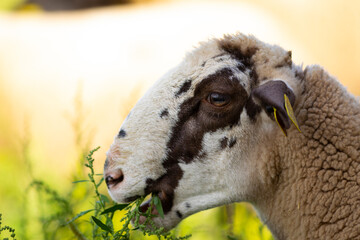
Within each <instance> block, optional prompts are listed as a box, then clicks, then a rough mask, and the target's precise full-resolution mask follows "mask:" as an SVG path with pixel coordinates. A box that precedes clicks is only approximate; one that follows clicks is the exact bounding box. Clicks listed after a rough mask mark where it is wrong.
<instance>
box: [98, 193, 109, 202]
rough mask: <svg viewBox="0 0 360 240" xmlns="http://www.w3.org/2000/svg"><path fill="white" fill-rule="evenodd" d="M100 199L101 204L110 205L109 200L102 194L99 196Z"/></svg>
mask: <svg viewBox="0 0 360 240" xmlns="http://www.w3.org/2000/svg"><path fill="white" fill-rule="evenodd" d="M100 198H101V201H102V202H107V203H110V201H109V198H108V197H107V196H105V195H104V194H100Z"/></svg>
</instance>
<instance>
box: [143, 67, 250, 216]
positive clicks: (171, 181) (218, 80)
mask: <svg viewBox="0 0 360 240" xmlns="http://www.w3.org/2000/svg"><path fill="white" fill-rule="evenodd" d="M214 92H215V93H219V94H223V95H226V96H228V97H229V98H230V102H229V103H228V104H226V105H225V106H222V107H217V106H215V105H212V104H211V103H209V102H208V101H207V98H208V96H209V95H210V94H211V93H214ZM247 98H248V94H247V92H246V91H245V89H244V88H243V87H242V86H241V84H240V81H239V79H237V78H236V77H235V76H234V73H233V71H232V70H231V69H229V68H225V69H222V70H220V71H218V72H216V73H214V74H212V75H210V76H208V77H207V78H205V79H204V80H202V81H201V82H200V83H199V84H197V86H196V88H195V91H194V96H193V97H191V98H189V99H187V100H185V101H184V102H183V103H182V104H181V106H180V111H179V113H178V121H177V123H176V124H175V125H174V127H173V128H172V131H171V133H172V134H171V136H170V140H169V142H168V143H167V149H168V154H167V157H166V159H164V161H163V166H164V168H165V169H166V173H165V174H164V175H163V176H161V177H160V178H158V179H157V180H152V179H148V181H147V184H148V185H147V188H146V190H145V192H146V193H147V194H148V193H151V192H164V193H165V194H166V196H167V197H168V199H169V201H166V202H164V203H163V204H165V206H163V208H164V212H165V213H166V212H169V211H170V210H171V207H172V204H173V198H174V190H175V188H176V187H177V185H178V183H179V181H180V179H181V178H182V176H183V171H182V170H181V168H180V166H179V163H180V162H182V163H190V162H192V161H194V159H196V158H198V157H199V155H200V154H201V150H202V140H203V137H204V135H205V133H207V132H214V131H216V130H218V129H222V128H225V127H228V126H232V125H236V124H239V121H240V114H241V112H242V110H243V107H244V105H245V102H246V100H247Z"/></svg>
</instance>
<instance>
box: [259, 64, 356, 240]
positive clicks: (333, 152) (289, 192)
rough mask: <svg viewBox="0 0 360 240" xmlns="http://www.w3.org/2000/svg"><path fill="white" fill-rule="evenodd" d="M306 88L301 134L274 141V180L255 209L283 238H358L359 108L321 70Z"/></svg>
mask: <svg viewBox="0 0 360 240" xmlns="http://www.w3.org/2000/svg"><path fill="white" fill-rule="evenodd" d="M302 84H303V86H304V91H303V95H302V97H301V98H299V101H298V103H297V105H296V106H295V108H296V109H297V113H296V114H297V117H298V121H299V123H300V126H301V129H302V134H299V133H298V132H297V130H296V129H295V127H293V128H291V129H290V130H289V132H288V137H287V138H285V137H283V136H282V135H281V133H280V134H278V136H277V139H278V140H277V141H271V142H272V144H273V145H272V146H268V147H269V148H270V149H275V150H274V151H272V152H271V154H270V155H269V154H268V155H267V157H265V156H262V158H263V159H266V162H264V166H265V167H264V169H265V170H264V171H266V172H267V174H270V176H272V177H271V179H272V180H271V181H270V182H269V181H268V182H266V181H264V182H265V183H266V184H267V185H268V186H266V187H264V192H266V194H263V196H266V197H261V198H259V199H260V201H258V202H256V204H255V206H256V207H257V209H258V210H259V212H260V215H261V217H262V218H263V220H264V221H265V223H266V224H267V225H268V226H269V228H270V229H271V231H272V232H273V234H274V235H275V236H276V237H277V238H278V239H353V238H354V237H356V236H357V237H359V236H360V229H359V227H358V226H359V225H360V180H359V175H360V105H359V103H358V101H357V100H356V99H355V98H354V97H352V96H351V95H350V94H348V93H347V92H346V90H345V89H344V88H343V87H342V86H341V85H340V84H339V83H338V82H336V81H335V80H334V79H333V78H332V77H331V76H329V75H328V74H327V73H326V72H324V71H323V70H322V69H321V68H319V67H311V68H308V69H306V70H305V79H304V81H303V83H302ZM274 145H276V146H274ZM274 166H275V167H274ZM265 175H266V174H265ZM273 176H275V177H273Z"/></svg>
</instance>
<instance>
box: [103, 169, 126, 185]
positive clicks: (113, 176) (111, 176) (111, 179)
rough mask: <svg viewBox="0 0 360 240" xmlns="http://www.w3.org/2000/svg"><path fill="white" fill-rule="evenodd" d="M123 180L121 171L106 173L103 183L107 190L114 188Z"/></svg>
mask: <svg viewBox="0 0 360 240" xmlns="http://www.w3.org/2000/svg"><path fill="white" fill-rule="evenodd" d="M123 180H124V174H123V172H122V171H121V169H116V170H112V171H108V172H106V173H105V183H106V185H107V187H108V188H111V187H114V186H116V185H117V184H118V183H121V182H122V181H123Z"/></svg>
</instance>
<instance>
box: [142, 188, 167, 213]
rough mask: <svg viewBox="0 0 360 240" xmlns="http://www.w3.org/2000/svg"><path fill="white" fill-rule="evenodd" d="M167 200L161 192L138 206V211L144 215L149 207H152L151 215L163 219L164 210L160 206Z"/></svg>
mask: <svg viewBox="0 0 360 240" xmlns="http://www.w3.org/2000/svg"><path fill="white" fill-rule="evenodd" d="M166 200H167V197H166V195H165V193H164V192H161V193H159V194H154V193H153V194H152V196H151V198H150V199H149V200H147V201H146V202H143V203H142V204H141V205H140V211H141V212H143V213H145V212H146V211H148V209H149V207H150V206H151V207H152V210H151V214H152V215H155V216H160V217H161V218H164V210H163V208H162V205H163V204H165V201H166Z"/></svg>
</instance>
